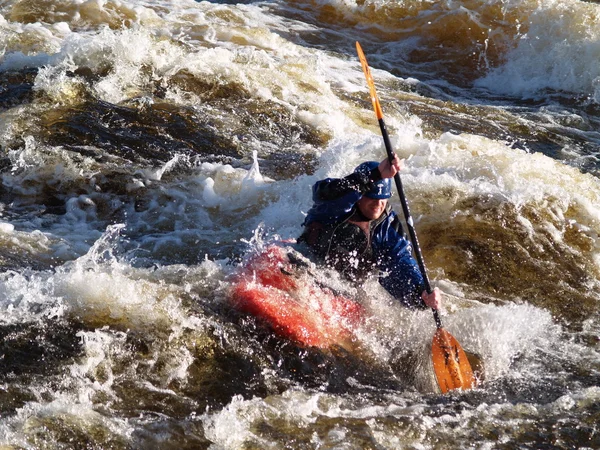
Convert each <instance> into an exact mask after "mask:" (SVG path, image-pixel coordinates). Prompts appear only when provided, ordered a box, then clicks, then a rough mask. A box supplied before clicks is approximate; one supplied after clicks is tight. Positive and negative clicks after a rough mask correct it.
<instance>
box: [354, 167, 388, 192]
mask: <svg viewBox="0 0 600 450" xmlns="http://www.w3.org/2000/svg"><path fill="white" fill-rule="evenodd" d="M378 166H379V163H378V162H377V161H367V162H364V163H362V164H361V165H359V166H357V167H356V169H354V172H362V173H364V174H370V173H371V171H372V170H373V169H374V168H375V167H378ZM365 196H366V197H369V198H375V199H385V198H390V197H391V196H392V179H391V178H382V179H381V180H378V181H376V182H374V183H373V188H372V189H371V190H370V191H369V192H367V193H366V194H365Z"/></svg>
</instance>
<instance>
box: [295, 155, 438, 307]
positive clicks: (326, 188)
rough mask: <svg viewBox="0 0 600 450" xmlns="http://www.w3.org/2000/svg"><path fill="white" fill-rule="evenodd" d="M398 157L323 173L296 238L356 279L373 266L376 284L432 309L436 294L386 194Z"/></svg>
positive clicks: (406, 301) (408, 303)
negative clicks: (340, 173)
mask: <svg viewBox="0 0 600 450" xmlns="http://www.w3.org/2000/svg"><path fill="white" fill-rule="evenodd" d="M400 167H401V164H400V160H399V159H398V157H397V156H396V155H394V160H393V161H392V162H391V163H390V161H389V160H388V159H385V160H383V161H381V162H380V163H379V162H377V161H368V162H365V163H362V164H360V165H359V166H358V167H356V169H355V170H354V172H353V173H351V174H350V175H348V176H346V177H344V178H326V179H324V180H321V181H318V182H317V183H315V185H314V186H313V206H312V207H311V209H310V210H309V211H308V215H307V216H306V219H305V220H304V223H303V226H304V231H303V233H302V235H301V236H300V238H299V239H298V242H299V243H304V244H305V245H307V246H308V248H309V249H310V251H311V253H312V254H313V255H314V256H316V257H317V259H319V260H321V261H324V262H325V263H326V264H328V265H330V266H331V267H333V268H335V269H336V270H337V271H339V272H340V273H341V274H343V275H344V276H345V277H346V278H348V279H350V280H352V281H354V282H356V283H360V282H361V281H363V280H364V279H365V278H366V276H367V275H368V274H369V273H371V272H373V271H374V270H377V271H379V273H380V275H379V283H380V284H381V285H382V286H383V287H384V288H385V289H386V290H387V291H388V292H389V293H390V294H391V295H392V296H394V297H395V298H396V299H398V300H399V301H400V302H401V303H403V304H404V305H405V306H408V307H411V308H426V307H430V308H433V309H438V308H439V307H440V305H441V293H440V291H439V290H438V289H437V288H436V289H434V291H433V292H432V293H431V294H429V293H428V292H427V291H426V290H425V289H424V282H423V276H422V275H421V271H420V270H419V267H418V264H417V262H416V261H415V259H414V258H413V256H412V246H411V244H410V243H409V242H408V240H407V239H406V237H405V236H404V232H403V230H402V225H401V223H400V219H399V218H398V216H397V215H396V213H395V212H394V211H392V208H391V206H390V205H389V204H388V199H389V198H390V197H391V195H392V180H391V179H392V178H393V177H394V175H395V174H396V173H397V172H398V171H399V170H400Z"/></svg>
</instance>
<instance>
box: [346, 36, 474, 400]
mask: <svg viewBox="0 0 600 450" xmlns="http://www.w3.org/2000/svg"><path fill="white" fill-rule="evenodd" d="M356 51H357V52H358V58H359V59H360V63H361V65H362V69H363V72H364V73H365V78H366V79H367V83H368V85H369V91H370V93H371V102H372V103H373V109H374V110H375V115H376V116H377V120H378V122H379V127H380V128H381V134H382V136H383V142H384V144H385V149H386V151H387V156H388V158H389V160H390V161H392V160H393V159H394V154H393V152H392V144H391V143H390V138H389V136H388V133H387V129H386V127H385V122H384V121H383V111H382V110H381V105H380V104H379V99H378V97H377V91H376V90H375V83H374V82H373V77H372V76H371V70H370V69H369V65H368V64H367V59H366V58H365V54H364V53H363V50H362V48H361V46H360V44H359V43H358V42H356ZM394 181H395V182H396V188H397V189H398V194H399V195H400V202H401V203H402V210H403V212H404V217H405V219H406V224H407V226H408V232H409V235H410V240H411V242H412V244H413V250H414V253H415V257H416V260H417V264H418V265H419V270H420V271H421V274H422V275H423V281H424V283H425V289H426V290H427V292H428V293H430V294H431V292H432V289H431V285H430V283H429V277H428V276H427V270H426V269H425V263H424V262H423V257H422V256H421V249H420V247H419V242H418V240H417V233H416V232H415V228H414V224H413V219H412V216H411V215H410V210H409V209H408V203H407V201H406V197H405V195H404V189H403V188H402V180H401V179H400V174H399V173H396V175H394ZM433 318H434V319H435V324H436V326H437V331H436V333H435V335H434V336H433V344H432V349H431V357H432V360H433V369H434V371H435V376H436V378H437V382H438V385H439V387H440V390H441V391H442V393H446V392H448V391H450V390H452V389H469V388H471V387H474V386H475V383H476V379H475V376H474V375H473V370H472V369H471V364H470V363H469V360H468V358H467V355H466V354H465V352H464V350H463V349H462V347H461V346H460V344H459V343H458V341H457V340H456V339H455V338H454V336H452V335H451V334H450V333H448V332H447V331H446V330H445V329H444V328H443V327H442V319H441V318H440V315H439V314H438V312H437V310H435V309H434V310H433Z"/></svg>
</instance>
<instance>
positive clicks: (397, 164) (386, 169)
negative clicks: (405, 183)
mask: <svg viewBox="0 0 600 450" xmlns="http://www.w3.org/2000/svg"><path fill="white" fill-rule="evenodd" d="M378 169H379V173H381V178H392V177H393V176H394V175H396V174H397V173H398V172H400V169H402V162H401V161H400V159H399V158H398V155H396V154H395V153H394V159H393V160H392V162H391V163H390V160H389V159H388V158H385V159H384V160H383V161H381V162H380V163H379V167H378Z"/></svg>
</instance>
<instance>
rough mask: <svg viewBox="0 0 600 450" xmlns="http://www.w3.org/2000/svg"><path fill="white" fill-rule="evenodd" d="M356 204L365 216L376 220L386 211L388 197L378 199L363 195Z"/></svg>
mask: <svg viewBox="0 0 600 450" xmlns="http://www.w3.org/2000/svg"><path fill="white" fill-rule="evenodd" d="M356 204H357V205H358V209H359V211H360V212H361V213H362V215H363V216H365V217H366V218H367V219H369V220H375V219H379V216H381V215H382V214H383V211H385V205H387V199H386V198H384V199H376V198H369V197H366V196H363V197H361V199H360V200H359V201H358V202H357V203H356Z"/></svg>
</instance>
